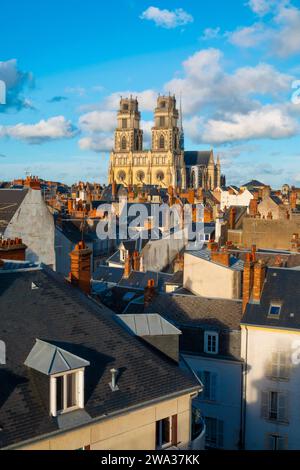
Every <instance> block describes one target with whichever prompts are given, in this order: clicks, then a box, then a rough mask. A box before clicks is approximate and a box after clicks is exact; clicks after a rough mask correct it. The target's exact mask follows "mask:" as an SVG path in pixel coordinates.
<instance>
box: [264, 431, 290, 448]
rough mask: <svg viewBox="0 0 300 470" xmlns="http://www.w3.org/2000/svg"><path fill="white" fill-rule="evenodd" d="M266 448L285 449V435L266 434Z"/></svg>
mask: <svg viewBox="0 0 300 470" xmlns="http://www.w3.org/2000/svg"><path fill="white" fill-rule="evenodd" d="M266 449H267V450H286V449H287V436H280V435H279V434H267V436H266Z"/></svg>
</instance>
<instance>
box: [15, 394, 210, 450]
mask: <svg viewBox="0 0 300 470" xmlns="http://www.w3.org/2000/svg"><path fill="white" fill-rule="evenodd" d="M191 402H192V395H191V394H185V395H182V396H179V397H177V398H173V399H170V400H165V401H160V402H158V403H156V404H152V405H150V406H145V407H141V408H139V409H137V410H133V411H131V412H127V413H123V414H121V415H120V414H118V415H117V416H115V417H112V418H107V419H101V420H98V422H95V423H92V424H89V425H87V426H83V427H80V428H78V429H75V430H70V431H68V432H60V433H56V434H53V435H52V436H49V437H47V438H44V439H38V440H35V441H32V442H31V443H27V444H23V445H21V446H18V447H17V448H18V449H20V450H76V449H86V450H132V449H134V450H155V449H156V448H157V430H158V428H159V424H157V423H162V422H163V421H164V420H167V421H168V422H169V425H170V443H169V446H168V447H170V446H174V448H176V447H178V448H186V449H187V448H197V449H199V450H201V449H203V448H204V432H203V434H200V435H199V436H197V439H195V440H194V441H192V438H191Z"/></svg>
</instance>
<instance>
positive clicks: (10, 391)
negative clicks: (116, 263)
mask: <svg viewBox="0 0 300 470" xmlns="http://www.w3.org/2000/svg"><path fill="white" fill-rule="evenodd" d="M32 283H34V284H35V286H37V287H38V288H35V289H32V287H31V286H32ZM0 337H1V339H2V340H3V341H4V342H5V343H6V347H7V364H6V365H5V366H1V368H0V383H1V388H0V425H1V428H2V429H0V448H3V447H7V446H10V445H13V444H16V443H21V442H22V441H24V440H25V439H26V440H27V439H34V438H41V437H42V436H43V437H45V436H46V435H47V434H48V433H50V432H56V431H59V429H60V426H62V423H61V422H59V421H58V419H56V418H52V417H50V416H49V400H48V398H46V399H45V395H46V394H45V393H43V390H41V389H40V388H39V382H35V380H34V375H33V374H32V373H33V372H34V371H32V369H30V368H28V367H26V366H25V365H24V362H25V360H26V358H27V357H28V354H29V353H30V351H31V350H32V348H33V346H34V344H35V342H36V338H40V339H42V340H44V341H47V342H50V343H51V344H53V345H56V346H57V347H58V348H61V349H63V350H64V351H68V352H69V353H71V354H75V355H76V356H78V357H80V358H82V359H84V360H87V361H89V362H90V366H88V367H87V368H86V374H85V412H86V413H85V415H89V417H90V419H91V420H93V419H100V418H103V416H104V414H106V416H109V414H110V413H119V412H120V413H121V412H122V411H124V410H126V409H128V408H130V407H136V406H139V405H143V404H146V403H147V402H149V401H150V400H151V401H152V400H153V401H160V400H161V399H164V398H167V397H169V396H176V395H180V394H182V393H183V392H184V393H185V392H187V393H189V392H190V391H194V390H199V384H198V383H196V381H195V380H194V378H192V377H191V375H189V374H186V373H184V372H182V371H180V370H179V369H178V367H177V365H176V364H175V363H174V362H173V361H171V360H168V359H166V358H165V356H163V355H162V354H161V353H160V352H159V351H154V350H152V349H148V348H147V346H146V345H144V344H142V343H141V341H142V340H139V339H138V338H134V337H132V336H130V335H129V334H128V333H127V332H126V331H125V330H124V329H122V327H121V326H120V325H119V324H118V323H117V322H116V320H115V319H114V314H113V313H112V312H111V311H110V310H108V309H107V308H106V307H104V306H98V305H96V304H95V302H93V301H92V300H90V299H88V298H87V297H86V296H84V295H83V294H81V293H80V292H79V291H78V290H77V289H75V288H73V287H72V286H70V285H69V284H67V283H66V282H64V281H62V280H61V278H60V277H59V276H58V275H57V274H55V273H53V272H52V271H50V270H49V269H47V268H45V269H43V270H33V271H26V272H14V273H1V274H0ZM112 367H115V368H117V369H118V370H119V371H121V373H120V375H119V377H118V387H119V391H117V392H113V393H112V391H111V389H110V387H109V382H110V381H111V374H110V369H111V368H112ZM36 374H37V373H36ZM40 375H41V374H40ZM46 379H47V377H46ZM45 390H46V393H47V391H48V390H49V387H48V386H47V387H46V389H45ZM72 417H74V419H75V417H77V418H78V413H77V412H74V415H73V414H71V413H70V414H68V420H69V421H71V423H72ZM75 421H76V420H75ZM71 425H72V424H71Z"/></svg>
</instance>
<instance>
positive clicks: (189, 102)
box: [165, 49, 292, 115]
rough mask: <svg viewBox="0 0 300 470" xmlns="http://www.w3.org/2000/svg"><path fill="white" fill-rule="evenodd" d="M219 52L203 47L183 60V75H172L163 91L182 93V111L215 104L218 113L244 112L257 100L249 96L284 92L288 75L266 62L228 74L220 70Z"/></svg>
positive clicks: (288, 81)
mask: <svg viewBox="0 0 300 470" xmlns="http://www.w3.org/2000/svg"><path fill="white" fill-rule="evenodd" d="M222 58H223V55H222V53H221V51H220V50H218V49H203V50H201V51H198V52H196V53H195V54H194V55H192V56H191V57H189V58H188V59H187V60H186V61H185V62H184V63H183V71H184V76H183V78H175V79H173V80H171V81H170V82H168V83H167V84H166V85H165V90H166V91H170V92H171V93H175V94H176V95H177V96H179V95H180V94H181V95H182V101H183V111H184V114H187V115H191V114H194V113H196V112H199V111H201V112H203V108H204V107H206V106H208V107H216V109H217V111H218V112H219V113H222V112H226V111H228V109H230V110H231V111H232V112H248V111H249V110H251V109H254V108H257V107H258V106H259V102H258V101H257V100H254V99H253V98H252V96H257V95H272V96H277V95H278V94H280V93H284V92H287V91H288V90H289V89H290V86H291V81H292V77H291V76H289V75H287V74H283V73H281V72H279V71H278V70H276V69H275V68H274V67H273V66H271V65H269V64H264V63H261V64H258V65H257V66H255V67H242V68H239V69H236V70H235V71H233V72H232V73H231V74H228V73H226V72H225V71H224V69H223V64H222Z"/></svg>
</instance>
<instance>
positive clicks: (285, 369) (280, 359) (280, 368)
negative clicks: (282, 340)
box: [267, 351, 290, 380]
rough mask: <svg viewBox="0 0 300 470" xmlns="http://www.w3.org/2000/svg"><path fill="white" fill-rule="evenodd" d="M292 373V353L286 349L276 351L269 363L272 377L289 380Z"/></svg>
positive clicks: (268, 366) (268, 370)
mask: <svg viewBox="0 0 300 470" xmlns="http://www.w3.org/2000/svg"><path fill="white" fill-rule="evenodd" d="M289 375H290V354H289V353H288V352H286V351H274V352H273V353H272V356H271V360H270V361H269V363H268V365H267V376H268V377H269V378H270V379H278V380H280V379H281V380H288V379H289Z"/></svg>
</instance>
